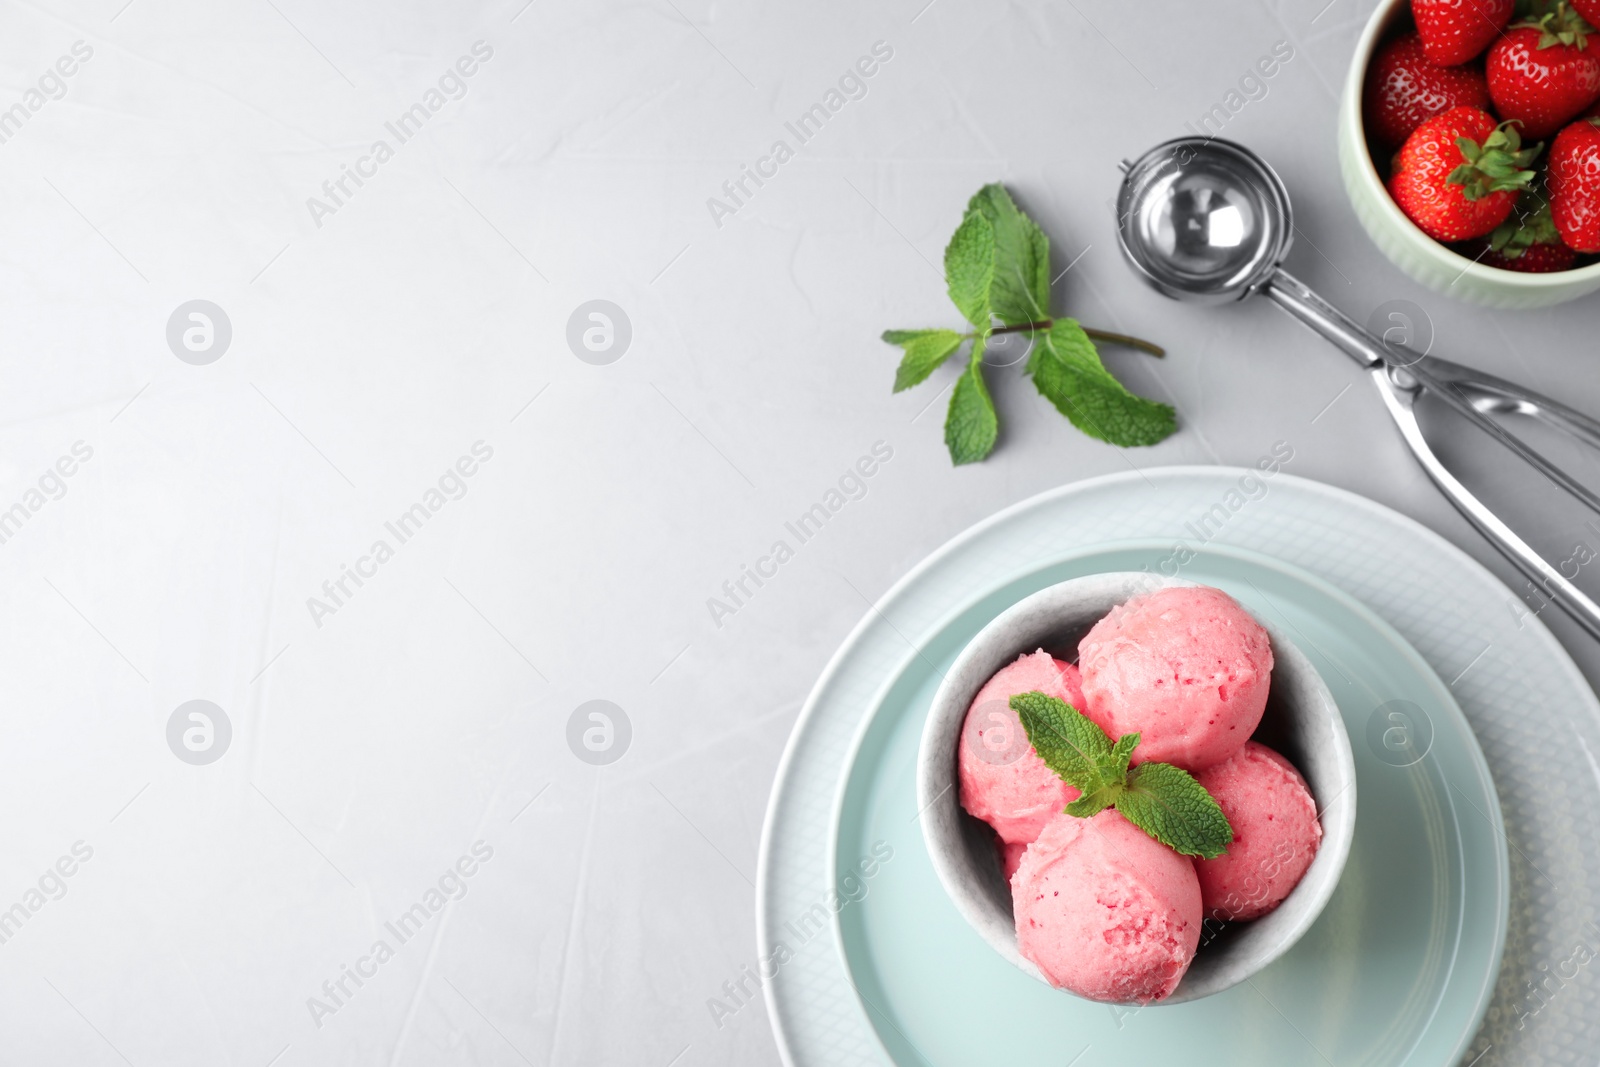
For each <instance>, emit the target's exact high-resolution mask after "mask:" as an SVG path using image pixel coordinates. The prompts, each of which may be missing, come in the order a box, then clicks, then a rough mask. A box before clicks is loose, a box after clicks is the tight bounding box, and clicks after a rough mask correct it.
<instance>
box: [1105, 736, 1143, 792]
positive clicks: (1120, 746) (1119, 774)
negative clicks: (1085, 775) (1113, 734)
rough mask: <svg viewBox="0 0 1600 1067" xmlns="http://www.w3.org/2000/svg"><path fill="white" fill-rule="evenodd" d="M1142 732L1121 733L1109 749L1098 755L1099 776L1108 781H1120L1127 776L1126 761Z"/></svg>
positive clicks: (1129, 758) (1128, 759) (1130, 756)
mask: <svg viewBox="0 0 1600 1067" xmlns="http://www.w3.org/2000/svg"><path fill="white" fill-rule="evenodd" d="M1142 736H1143V735H1142V734H1123V735H1122V736H1121V737H1119V738H1117V743H1116V744H1114V745H1112V746H1111V751H1110V752H1107V753H1106V754H1105V755H1104V756H1102V757H1100V777H1102V778H1104V779H1105V780H1106V781H1108V782H1120V781H1122V780H1123V779H1125V778H1127V777H1128V762H1129V761H1130V760H1131V759H1133V750H1134V749H1135V748H1137V747H1138V745H1139V738H1140V737H1142Z"/></svg>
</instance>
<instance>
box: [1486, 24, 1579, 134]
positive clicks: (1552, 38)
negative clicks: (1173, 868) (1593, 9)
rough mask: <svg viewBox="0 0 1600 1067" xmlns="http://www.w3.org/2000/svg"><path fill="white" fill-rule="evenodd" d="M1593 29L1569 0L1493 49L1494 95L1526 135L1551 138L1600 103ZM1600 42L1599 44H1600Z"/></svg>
mask: <svg viewBox="0 0 1600 1067" xmlns="http://www.w3.org/2000/svg"><path fill="white" fill-rule="evenodd" d="M1593 32H1594V29H1593V27H1591V26H1590V25H1589V24H1588V23H1587V22H1585V21H1583V19H1582V18H1581V17H1580V16H1579V15H1577V14H1576V13H1575V12H1574V11H1573V10H1572V9H1571V7H1569V6H1568V5H1567V3H1566V0H1561V2H1560V3H1557V4H1556V5H1555V6H1554V8H1553V9H1552V10H1550V11H1548V12H1546V13H1545V14H1543V15H1541V16H1539V17H1538V18H1536V19H1531V20H1528V21H1524V22H1519V23H1518V24H1516V25H1515V26H1513V27H1511V28H1510V29H1509V30H1507V31H1506V32H1505V34H1504V35H1502V36H1501V38H1500V40H1499V42H1498V43H1497V44H1495V46H1494V47H1493V48H1491V49H1489V61H1488V67H1489V96H1490V97H1491V98H1492V99H1493V100H1494V106H1495V110H1497V111H1498V112H1499V113H1500V117H1501V118H1503V119H1505V120H1507V121H1513V120H1514V121H1517V122H1521V123H1522V135H1523V136H1524V137H1527V138H1530V139H1540V138H1545V137H1549V136H1550V135H1551V134H1553V133H1555V132H1556V131H1557V130H1559V129H1560V128H1561V127H1563V126H1565V125H1566V124H1567V123H1569V122H1571V121H1572V120H1573V119H1575V118H1577V117H1578V116H1579V115H1581V114H1583V112H1584V110H1585V109H1586V108H1588V106H1589V105H1590V104H1592V103H1594V102H1595V100H1596V99H1600V47H1596V48H1590V47H1589V40H1588V38H1589V34H1591V33H1593ZM1597 44H1600V42H1597Z"/></svg>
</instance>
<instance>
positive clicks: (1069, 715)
mask: <svg viewBox="0 0 1600 1067" xmlns="http://www.w3.org/2000/svg"><path fill="white" fill-rule="evenodd" d="M1011 710H1012V711H1015V712H1016V713H1017V717H1018V718H1019V719H1021V720H1022V728H1023V729H1024V730H1026V731H1028V743H1029V744H1031V745H1032V746H1033V750H1034V751H1035V752H1037V753H1038V754H1039V758H1040V759H1042V760H1044V763H1045V766H1046V767H1049V768H1050V769H1051V770H1052V771H1055V772H1056V774H1057V775H1058V776H1059V777H1060V778H1061V780H1062V781H1064V782H1066V783H1067V784H1068V785H1071V786H1076V787H1077V788H1078V789H1080V790H1082V791H1083V793H1084V795H1085V796H1087V795H1089V794H1090V793H1093V792H1096V791H1098V790H1099V789H1101V788H1103V787H1104V786H1106V785H1115V786H1117V787H1119V788H1120V786H1121V782H1120V780H1118V779H1115V778H1113V779H1112V780H1111V781H1110V782H1109V783H1108V782H1106V781H1104V780H1103V779H1102V778H1101V776H1100V766H1099V760H1100V759H1101V758H1102V757H1104V756H1107V755H1109V754H1110V752H1111V738H1109V737H1107V736H1106V732H1105V731H1104V730H1102V729H1100V727H1099V726H1097V725H1095V723H1094V721H1093V720H1092V719H1090V718H1089V717H1088V716H1087V715H1084V714H1083V713H1082V712H1080V711H1078V710H1077V709H1076V708H1074V707H1073V706H1072V705H1071V704H1068V703H1067V702H1066V701H1064V700H1059V699H1057V698H1056V697H1053V696H1046V695H1045V694H1044V693H1040V692H1033V693H1018V694H1017V695H1016V696H1014V697H1012V698H1011ZM1080 799H1081V798H1080ZM1073 803H1077V802H1076V801H1074V802H1073ZM1101 806H1102V807H1104V805H1101Z"/></svg>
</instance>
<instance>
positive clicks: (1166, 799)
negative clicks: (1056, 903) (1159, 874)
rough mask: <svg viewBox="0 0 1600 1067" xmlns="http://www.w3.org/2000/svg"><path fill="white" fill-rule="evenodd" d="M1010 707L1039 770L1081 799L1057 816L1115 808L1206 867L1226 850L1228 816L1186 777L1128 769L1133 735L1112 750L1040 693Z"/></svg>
mask: <svg viewBox="0 0 1600 1067" xmlns="http://www.w3.org/2000/svg"><path fill="white" fill-rule="evenodd" d="M1011 708H1012V710H1013V711H1015V712H1016V713H1017V717H1018V718H1019V719H1021V720H1022V728H1023V729H1024V730H1026V731H1027V732H1028V742H1029V743H1030V744H1031V745H1033V750H1034V751H1035V752H1037V753H1038V754H1039V758H1040V759H1042V760H1044V762H1045V766H1047V767H1049V768H1050V769H1051V770H1052V771H1055V772H1056V775H1057V776H1058V777H1059V778H1060V779H1061V780H1062V781H1064V782H1066V783H1067V784H1068V785H1071V786H1074V787H1076V788H1077V789H1078V790H1079V792H1080V793H1081V794H1082V795H1081V796H1079V797H1078V799H1077V800H1074V801H1073V802H1072V803H1070V804H1068V805H1067V806H1066V807H1065V808H1064V809H1062V810H1063V811H1065V812H1066V813H1067V814H1068V815H1072V816H1075V817H1077V818H1080V819H1088V818H1092V817H1093V816H1095V815H1098V814H1100V812H1102V811H1104V810H1105V809H1106V808H1111V807H1114V808H1116V809H1117V811H1119V812H1120V813H1121V814H1122V816H1123V818H1125V819H1127V820H1128V821H1129V822H1131V823H1133V825H1135V826H1137V827H1138V828H1139V829H1141V830H1143V831H1144V832H1145V833H1147V834H1149V835H1150V836H1151V837H1153V838H1154V839H1155V840H1157V841H1159V842H1161V843H1162V844H1163V845H1166V846H1167V847H1168V848H1171V849H1173V850H1174V851H1176V852H1179V853H1181V854H1182V855H1185V856H1199V857H1200V858H1202V859H1208V860H1209V859H1216V858H1217V857H1218V856H1220V855H1222V854H1223V853H1224V852H1226V851H1227V850H1228V843H1229V842H1230V841H1232V840H1233V827H1232V826H1230V825H1229V824H1228V817H1227V816H1226V815H1224V814H1223V813H1222V809H1221V808H1220V807H1218V806H1217V802H1216V800H1214V799H1213V798H1212V796H1211V794H1210V793H1208V792H1206V790H1205V787H1204V786H1202V785H1201V784H1200V783H1199V782H1197V781H1195V780H1194V777H1193V776H1192V775H1191V774H1190V773H1189V772H1188V771H1186V770H1183V769H1182V768H1180V767H1174V766H1173V765H1172V764H1170V763H1141V764H1139V766H1137V767H1134V768H1133V769H1132V770H1129V769H1128V763H1129V761H1130V760H1131V759H1132V757H1133V751H1134V749H1135V748H1137V747H1138V744H1139V736H1140V735H1138V734H1124V735H1122V736H1121V737H1119V738H1118V739H1117V742H1116V744H1112V743H1111V738H1109V737H1107V736H1106V733H1105V731H1104V730H1102V729H1100V727H1099V726H1098V725H1096V724H1095V722H1094V721H1093V720H1092V719H1090V718H1089V717H1088V716H1087V715H1084V714H1083V713H1082V712H1080V711H1078V710H1077V709H1075V708H1074V707H1072V705H1070V704H1068V703H1067V702H1066V701H1064V700H1060V699H1058V698H1056V697H1052V696H1047V695H1045V694H1044V693H1039V692H1033V693H1019V694H1018V695H1016V696H1014V697H1012V698H1011Z"/></svg>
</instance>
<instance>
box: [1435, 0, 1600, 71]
mask: <svg viewBox="0 0 1600 1067" xmlns="http://www.w3.org/2000/svg"><path fill="white" fill-rule="evenodd" d="M1574 2H1576V0H1574ZM1587 2H1588V3H1593V4H1596V5H1600V0H1587ZM1516 10H1517V0H1411V15H1412V17H1413V18H1415V19H1416V20H1417V32H1418V33H1420V34H1422V42H1423V45H1424V46H1425V47H1426V48H1427V50H1428V58H1429V59H1430V60H1432V61H1433V62H1434V63H1436V64H1438V65H1439V66H1441V67H1454V66H1456V65H1457V64H1460V63H1465V62H1467V61H1468V60H1469V59H1476V58H1477V57H1478V56H1480V55H1482V54H1483V50H1484V49H1485V48H1488V47H1489V46H1490V45H1491V44H1493V43H1494V40H1495V38H1496V37H1499V36H1500V31H1501V30H1503V29H1505V28H1506V23H1508V22H1510V21H1511V16H1512V15H1513V14H1514V13H1515V12H1516Z"/></svg>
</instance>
